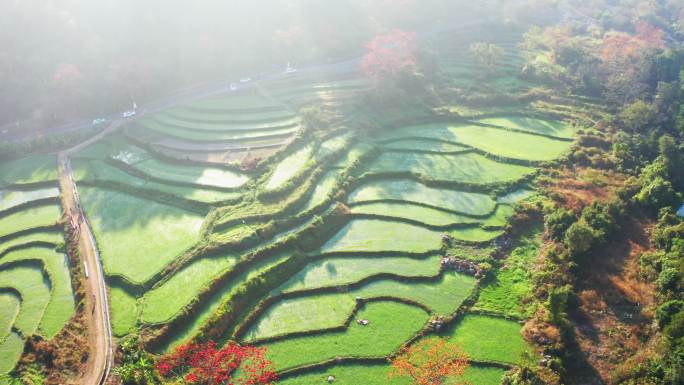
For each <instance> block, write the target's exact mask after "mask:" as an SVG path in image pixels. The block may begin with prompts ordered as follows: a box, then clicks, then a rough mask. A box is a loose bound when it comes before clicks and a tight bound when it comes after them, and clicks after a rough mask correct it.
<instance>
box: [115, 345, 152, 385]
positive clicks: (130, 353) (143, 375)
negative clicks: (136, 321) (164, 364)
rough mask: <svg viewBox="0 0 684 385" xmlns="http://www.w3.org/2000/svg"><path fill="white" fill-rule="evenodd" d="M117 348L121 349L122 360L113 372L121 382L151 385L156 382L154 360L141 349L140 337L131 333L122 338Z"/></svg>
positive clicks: (126, 384)
mask: <svg viewBox="0 0 684 385" xmlns="http://www.w3.org/2000/svg"><path fill="white" fill-rule="evenodd" d="M119 349H121V353H122V355H123V360H122V363H121V365H120V366H119V367H118V368H116V369H114V374H116V375H117V376H119V378H121V383H122V384H125V385H151V384H157V383H158V381H157V380H158V378H157V375H156V373H155V370H154V369H155V367H154V360H153V359H152V357H150V355H149V354H148V353H147V352H146V351H145V349H143V345H142V341H141V340H140V337H138V336H135V335H133V336H130V337H128V338H126V339H124V340H123V341H122V342H121V345H120V347H119Z"/></svg>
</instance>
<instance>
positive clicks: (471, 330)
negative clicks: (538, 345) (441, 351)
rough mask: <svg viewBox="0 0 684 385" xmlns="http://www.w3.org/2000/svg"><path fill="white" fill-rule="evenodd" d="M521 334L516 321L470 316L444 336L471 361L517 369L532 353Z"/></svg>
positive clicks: (519, 326) (520, 327)
mask: <svg viewBox="0 0 684 385" xmlns="http://www.w3.org/2000/svg"><path fill="white" fill-rule="evenodd" d="M521 330H522V325H520V324H519V323H518V322H515V321H509V320H506V319H503V318H494V317H489V316H484V315H475V314H469V315H466V316H465V317H464V318H463V319H461V320H460V321H459V322H458V323H457V324H456V325H455V326H454V327H452V328H450V329H449V330H448V331H446V332H444V333H442V336H443V337H446V338H449V339H450V340H451V341H452V342H455V343H457V344H458V345H459V346H461V348H462V349H463V350H464V351H465V352H466V353H468V355H469V356H470V358H471V359H474V360H481V361H493V362H502V363H507V364H513V365H515V364H518V363H520V362H521V360H522V358H523V355H524V354H525V352H528V351H530V348H529V347H528V345H527V343H526V342H525V340H523V337H522V334H521Z"/></svg>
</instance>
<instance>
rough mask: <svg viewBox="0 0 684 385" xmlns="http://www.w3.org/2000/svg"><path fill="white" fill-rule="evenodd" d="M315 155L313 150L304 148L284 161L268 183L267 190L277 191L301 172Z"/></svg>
mask: <svg viewBox="0 0 684 385" xmlns="http://www.w3.org/2000/svg"><path fill="white" fill-rule="evenodd" d="M312 155H313V148H312V147H310V146H306V147H303V148H301V149H299V150H297V151H295V152H293V153H292V154H291V155H289V156H287V157H286V158H285V159H283V160H282V161H281V162H280V163H278V165H277V166H276V167H275V169H274V170H273V173H272V174H271V176H270V177H269V178H268V181H267V182H266V186H265V188H266V190H275V189H277V188H278V187H280V186H282V185H283V184H285V183H286V182H287V181H288V180H290V179H291V178H292V177H294V176H295V175H297V173H298V172H300V171H301V170H302V169H303V168H304V165H305V164H306V163H307V162H308V161H309V159H310V158H311V156H312Z"/></svg>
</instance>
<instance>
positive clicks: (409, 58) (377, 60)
mask: <svg viewBox="0 0 684 385" xmlns="http://www.w3.org/2000/svg"><path fill="white" fill-rule="evenodd" d="M366 48H367V49H368V52H367V53H366V56H364V58H363V61H362V63H361V70H362V71H363V73H364V74H366V75H367V76H369V77H371V78H373V79H374V80H380V79H382V78H388V77H393V76H396V75H397V74H399V73H400V72H402V71H405V70H415V68H416V66H417V57H416V52H417V49H418V44H417V41H416V34H415V33H414V32H406V31H402V30H399V29H395V30H393V31H392V32H390V33H387V34H384V35H378V36H376V37H375V38H374V39H373V40H371V42H370V43H368V44H367V45H366Z"/></svg>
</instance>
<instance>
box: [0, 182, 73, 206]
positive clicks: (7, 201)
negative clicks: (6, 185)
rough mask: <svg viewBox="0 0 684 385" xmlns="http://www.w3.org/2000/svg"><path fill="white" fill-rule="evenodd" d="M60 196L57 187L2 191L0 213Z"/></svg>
mask: <svg viewBox="0 0 684 385" xmlns="http://www.w3.org/2000/svg"><path fill="white" fill-rule="evenodd" d="M58 196H59V189H58V188H57V187H48V188H42V189H37V190H28V191H23V190H0V211H3V210H7V209H11V208H13V207H16V206H18V205H21V204H24V203H28V202H31V201H34V200H38V199H46V198H56V197H58Z"/></svg>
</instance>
